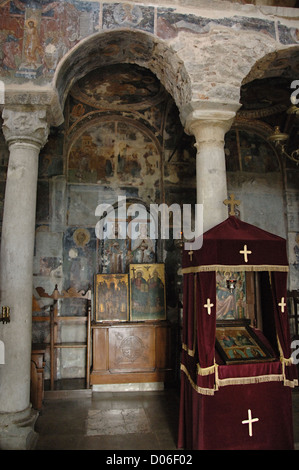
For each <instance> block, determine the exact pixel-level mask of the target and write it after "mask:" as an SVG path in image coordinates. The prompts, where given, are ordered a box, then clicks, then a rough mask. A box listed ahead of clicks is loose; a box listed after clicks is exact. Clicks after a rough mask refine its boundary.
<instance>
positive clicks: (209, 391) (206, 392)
mask: <svg viewBox="0 0 299 470" xmlns="http://www.w3.org/2000/svg"><path fill="white" fill-rule="evenodd" d="M181 371H183V372H184V374H185V375H186V377H187V379H188V380H189V383H190V385H191V387H192V388H193V389H194V390H195V391H196V392H197V393H200V394H201V395H210V396H211V395H215V390H214V389H213V388H204V387H199V386H198V385H196V383H194V381H193V380H192V378H191V376H190V374H189V372H188V371H187V369H186V367H185V366H184V365H183V364H181Z"/></svg>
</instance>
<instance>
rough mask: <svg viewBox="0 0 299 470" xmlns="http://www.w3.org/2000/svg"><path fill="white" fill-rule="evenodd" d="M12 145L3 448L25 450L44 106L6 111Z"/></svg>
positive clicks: (0, 379)
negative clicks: (36, 222) (8, 318)
mask: <svg viewBox="0 0 299 470" xmlns="http://www.w3.org/2000/svg"><path fill="white" fill-rule="evenodd" d="M2 116H3V119H4V124H3V133H4V136H5V138H6V141H7V143H8V146H9V163H8V170H7V179H6V190H5V200H4V214H3V224H2V236H1V259H0V273H1V278H0V279H1V287H0V289H1V291H0V292H1V306H4V305H5V306H9V307H10V316H11V319H10V323H7V324H4V325H3V324H0V339H1V340H2V341H3V342H4V345H5V364H4V365H2V366H0V397H1V398H0V448H1V449H2V448H5V449H13V448H18V449H26V448H28V447H30V445H31V444H30V441H31V440H32V437H33V435H34V431H33V425H34V421H35V419H36V418H35V419H34V413H33V412H32V410H31V406H30V362H31V341H32V338H31V335H32V285H33V282H32V274H33V250H34V238H35V214H36V193H37V176H38V157H39V151H40V149H41V147H42V146H43V145H44V144H45V142H46V140H47V137H48V125H47V122H46V112H45V111H44V110H34V111H32V110H30V111H26V110H25V111H23V110H22V111H18V110H12V109H4V111H3V115H2Z"/></svg>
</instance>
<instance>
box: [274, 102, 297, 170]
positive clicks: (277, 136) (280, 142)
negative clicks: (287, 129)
mask: <svg viewBox="0 0 299 470" xmlns="http://www.w3.org/2000/svg"><path fill="white" fill-rule="evenodd" d="M287 114H296V115H298V114H299V108H297V106H295V105H293V106H291V107H290V108H289V109H288V110H287ZM289 137H290V136H289V134H286V133H284V132H281V131H280V128H279V126H275V127H274V132H273V134H271V135H270V136H269V137H268V140H269V141H270V142H273V143H274V145H275V147H276V149H277V150H278V151H279V152H280V154H281V155H282V156H284V157H287V158H289V159H290V160H292V161H293V162H295V163H296V164H297V165H298V164H299V149H296V150H294V151H293V152H292V153H291V154H289V153H288V152H287V151H286V141H287V140H288V139H289Z"/></svg>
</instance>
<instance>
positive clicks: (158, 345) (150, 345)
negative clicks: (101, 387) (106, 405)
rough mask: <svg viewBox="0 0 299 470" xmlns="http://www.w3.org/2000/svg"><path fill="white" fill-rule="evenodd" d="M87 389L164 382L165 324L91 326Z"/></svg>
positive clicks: (167, 361) (167, 371) (167, 357)
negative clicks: (89, 370)
mask: <svg viewBox="0 0 299 470" xmlns="http://www.w3.org/2000/svg"><path fill="white" fill-rule="evenodd" d="M91 328H92V338H93V355H92V356H93V364H92V371H91V377H90V383H91V385H96V384H124V383H146V382H166V381H168V380H169V379H170V377H171V375H172V372H173V371H172V368H171V350H170V338H171V328H170V324H169V323H168V322H167V321H160V322H140V323H135V322H134V323H133V322H132V323H129V322H128V323H124V322H123V323H122V322H116V323H106V324H105V323H102V324H92V327H91Z"/></svg>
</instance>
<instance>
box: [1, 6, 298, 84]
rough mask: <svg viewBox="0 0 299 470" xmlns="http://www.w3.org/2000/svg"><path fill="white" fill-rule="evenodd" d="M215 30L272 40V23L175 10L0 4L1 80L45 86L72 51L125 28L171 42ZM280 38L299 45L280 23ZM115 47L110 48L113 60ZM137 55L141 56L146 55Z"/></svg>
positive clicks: (290, 30)
mask: <svg viewBox="0 0 299 470" xmlns="http://www.w3.org/2000/svg"><path fill="white" fill-rule="evenodd" d="M214 26H223V27H226V28H233V29H234V30H236V29H237V30H240V31H252V32H258V33H262V34H266V35H268V36H269V37H271V38H274V39H276V32H275V23H274V21H271V20H267V19H261V18H254V17H252V18H251V17H246V16H233V17H224V18H205V17H201V16H196V15H194V14H185V13H177V12H176V9H175V8H159V7H152V6H145V5H136V4H135V5H131V4H128V3H105V2H103V3H102V2H96V1H95V2H94V1H92V2H87V1H86V2H85V1H76V0H68V1H61V2H55V1H54V2H53V1H51V0H41V1H38V0H7V1H3V2H1V3H0V46H1V48H0V51H1V52H0V76H1V77H4V78H5V79H6V80H7V81H9V80H13V81H14V82H16V83H22V82H24V81H25V82H26V81H27V80H36V81H37V83H39V84H43V83H46V82H48V81H49V80H50V79H51V77H52V76H53V74H54V72H55V69H56V67H57V64H58V63H59V61H60V59H61V58H62V57H63V56H64V55H65V54H66V53H67V52H68V51H69V50H70V49H71V48H72V47H73V46H75V45H76V44H77V43H78V42H79V41H80V40H82V39H83V38H86V37H88V36H90V35H92V34H94V33H96V32H99V31H103V32H104V31H108V30H109V31H112V30H116V29H122V28H126V29H131V30H139V31H144V32H146V33H150V34H157V36H158V37H160V38H163V39H171V38H174V37H176V36H177V35H178V34H179V33H180V32H182V33H184V32H188V33H191V34H194V35H201V34H206V33H209V32H210V31H211V29H212V28H213V27H214ZM278 32H279V40H280V41H281V43H282V44H296V43H298V30H297V29H296V28H294V27H288V26H286V25H283V24H281V23H280V22H279V23H278ZM121 40H122V39H121V37H120V41H121ZM135 46H136V47H135V49H134V52H133V53H134V56H135V57H136V56H138V55H140V54H139V53H138V48H139V46H138V44H136V45H135ZM111 47H112V49H111ZM117 47H118V46H117V44H115V45H110V49H109V51H110V55H111V53H112V56H113V57H115V55H116V54H115V48H117ZM132 47H134V46H132ZM109 51H108V55H109ZM106 52H107V51H106ZM139 52H140V51H139ZM141 54H142V55H144V49H142V52H141Z"/></svg>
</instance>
